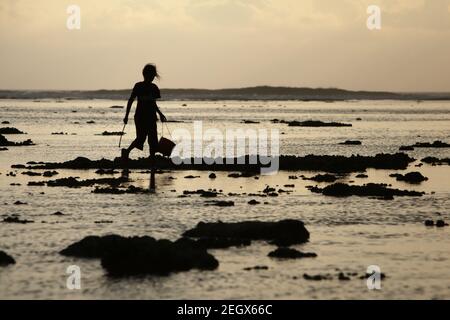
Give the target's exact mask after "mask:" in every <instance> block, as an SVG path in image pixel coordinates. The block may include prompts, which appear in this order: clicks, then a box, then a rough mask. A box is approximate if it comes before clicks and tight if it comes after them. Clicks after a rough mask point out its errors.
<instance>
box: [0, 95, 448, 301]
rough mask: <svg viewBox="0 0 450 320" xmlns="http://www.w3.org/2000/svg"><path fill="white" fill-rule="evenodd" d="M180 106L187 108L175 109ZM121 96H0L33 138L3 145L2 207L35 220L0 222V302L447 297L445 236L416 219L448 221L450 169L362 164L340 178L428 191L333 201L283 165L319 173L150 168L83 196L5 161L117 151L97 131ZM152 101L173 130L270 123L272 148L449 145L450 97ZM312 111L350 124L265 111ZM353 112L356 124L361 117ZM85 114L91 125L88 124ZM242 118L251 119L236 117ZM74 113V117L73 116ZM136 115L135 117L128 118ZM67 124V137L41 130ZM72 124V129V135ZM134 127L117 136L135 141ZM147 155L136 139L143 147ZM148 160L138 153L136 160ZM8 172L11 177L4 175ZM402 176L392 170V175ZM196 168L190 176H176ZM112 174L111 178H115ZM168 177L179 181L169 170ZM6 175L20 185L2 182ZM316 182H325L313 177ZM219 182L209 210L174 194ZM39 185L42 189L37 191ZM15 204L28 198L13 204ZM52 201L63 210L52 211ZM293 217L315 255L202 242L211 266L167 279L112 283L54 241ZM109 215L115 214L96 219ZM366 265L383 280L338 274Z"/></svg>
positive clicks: (108, 125)
mask: <svg viewBox="0 0 450 320" xmlns="http://www.w3.org/2000/svg"><path fill="white" fill-rule="evenodd" d="M184 103H186V104H187V106H182V105H183V104H184ZM117 104H120V103H118V102H117V101H107V100H85V101H75V100H70V101H53V100H42V101H38V102H36V101H31V100H28V101H26V100H1V101H0V114H1V119H0V120H1V121H4V120H7V121H10V122H11V124H10V125H3V126H12V127H16V128H18V129H20V130H22V131H25V132H27V133H28V135H8V136H7V138H8V139H9V140H13V141H19V140H25V139H28V138H31V139H32V140H33V141H34V142H35V143H36V144H37V145H36V146H30V147H10V148H9V150H8V151H0V159H1V162H0V173H1V174H0V215H1V216H2V217H1V218H3V216H7V215H10V214H19V215H20V217H21V218H25V219H29V220H34V221H35V222H34V223H30V224H26V225H19V224H6V223H0V232H1V233H0V234H1V237H0V250H4V251H6V252H8V253H9V254H10V255H12V256H13V257H14V258H15V259H16V261H17V264H16V265H14V266H10V267H6V268H0V298H7V299H10V298H26V299H28V298H38V299H44V298H50V299H54V298H63V299H75V298H76V299H78V298H81V299H90V298H96V299H110V298H116V299H129V298H138V299H139V298H154V299H156V298H214V299H216V298H217V299H222V298H232V299H239V298H255V299H272V298H273V299H282V298H286V299H330V298H331V299H383V298H387V299H413V298H425V299H432V298H437V299H442V298H446V299H448V298H450V272H449V266H450V250H449V249H450V237H449V230H450V227H447V228H441V229H437V228H426V227H425V226H424V225H423V221H424V220H425V219H434V220H437V219H444V220H450V214H449V211H448V208H449V207H450V196H449V195H450V184H449V183H448V181H449V180H450V170H449V167H448V166H430V165H424V166H422V167H420V168H419V167H415V165H416V164H418V163H420V161H417V162H415V163H413V164H411V165H410V167H409V168H408V170H407V171H405V172H409V171H420V172H422V173H423V174H424V175H425V176H427V177H428V178H429V180H428V181H425V182H423V183H422V184H420V185H410V184H407V183H401V182H397V181H396V180H395V179H394V178H391V177H389V174H390V173H393V172H397V171H394V170H372V169H370V170H367V174H368V175H369V178H368V179H358V178H355V175H356V174H351V175H349V176H347V177H344V178H343V179H342V181H344V182H350V181H354V182H353V183H354V184H363V183H367V182H383V183H390V184H392V185H393V187H396V188H401V189H411V190H419V191H424V192H426V195H425V196H423V197H420V198H410V197H396V198H395V199H394V200H392V201H382V200H375V199H368V198H359V197H350V198H345V199H337V198H332V197H325V196H322V195H320V194H313V193H311V192H310V191H308V190H307V189H306V188H305V187H306V186H308V185H316V183H315V182H312V181H304V180H302V179H297V180H290V179H289V176H290V175H297V176H299V175H301V174H304V175H305V176H312V175H314V174H316V172H279V173H278V174H277V175H274V176H261V177H260V179H259V180H256V179H254V178H238V179H233V178H229V177H227V173H217V176H218V177H217V179H215V180H214V181H212V180H210V179H208V174H209V172H192V171H184V172H181V171H179V172H178V171H177V172H168V173H163V174H158V175H157V177H156V184H157V192H156V194H147V195H135V194H129V195H104V194H101V195H99V194H93V193H91V190H92V188H89V187H88V188H80V189H70V188H49V187H28V186H27V182H28V181H41V180H45V179H46V178H43V177H29V176H25V175H22V174H20V173H21V172H22V171H23V170H13V169H11V168H10V166H11V165H12V164H18V163H22V164H24V163H26V162H28V161H49V162H50V161H51V162H54V161H65V160H70V159H73V158H75V157H77V156H80V155H82V156H86V157H88V158H90V159H99V158H102V157H104V158H109V159H112V158H113V157H115V156H117V155H118V151H119V149H118V147H117V144H118V140H119V137H116V136H112V137H104V136H100V135H97V134H99V133H101V132H103V131H105V130H107V131H120V130H121V129H122V124H121V120H122V118H123V114H124V110H121V109H111V108H110V106H112V105H117ZM160 106H161V109H162V110H163V111H164V112H165V113H166V114H167V116H168V118H169V119H175V120H179V121H184V123H170V124H169V127H170V129H171V130H174V129H176V128H187V129H189V130H191V131H192V121H194V120H202V121H203V127H204V128H205V129H207V128H218V129H221V130H225V129H227V128H234V129H237V128H243V129H248V128H254V129H259V128H266V129H271V128H276V129H279V130H280V133H284V134H281V135H280V138H281V145H280V153H281V154H295V155H306V154H317V155H323V154H341V155H351V154H364V155H375V154H376V153H380V152H386V153H394V152H397V151H398V148H399V146H401V145H410V144H414V143H415V142H432V141H434V140H442V141H445V142H450V102H441V101H434V102H421V103H418V102H411V101H350V102H335V103H324V102H286V101H269V102H261V101H247V102H241V101H233V102H230V101H214V102H181V101H165V102H164V101H163V102H161V103H160ZM275 118H276V119H280V120H308V119H314V120H322V121H338V122H347V123H352V124H353V127H351V128H299V127H288V126H287V125H286V124H273V123H271V122H270V120H271V119H275ZM357 118H360V119H361V120H357ZM89 120H94V121H95V123H94V124H87V123H86V122H87V121H89ZM241 120H253V121H259V122H260V123H259V124H241V123H240V122H241ZM76 122H77V123H76ZM130 122H131V123H132V121H130ZM52 132H67V133H68V134H67V135H51V133H52ZM72 133H75V134H76V135H72ZM133 134H134V133H133V128H132V124H131V125H129V126H128V128H127V135H125V136H124V138H123V144H124V145H126V144H128V143H129V142H130V141H131V140H132V139H133ZM345 140H361V141H362V142H363V145H362V146H342V145H338V143H339V142H343V141H345ZM145 152H147V151H146V149H145ZM408 154H410V155H411V156H412V157H414V158H416V159H419V160H420V159H421V158H423V157H425V156H429V155H432V156H436V157H439V158H443V157H449V156H450V149H416V150H415V151H410V152H408ZM137 156H145V153H142V152H138V151H135V152H134V153H133V154H132V157H137ZM10 171H13V172H16V173H17V175H16V176H15V177H11V176H7V173H8V172H10ZM57 171H58V172H59V175H58V176H56V177H54V178H61V177H65V176H78V177H80V178H88V177H90V178H94V177H97V178H98V177H99V176H98V175H97V174H95V173H94V171H95V170H81V171H75V170H57ZM399 172H401V171H399ZM189 174H192V175H198V176H200V178H198V179H185V178H184V177H185V176H187V175H189ZM116 176H117V177H118V176H120V174H118V175H116ZM169 177H172V178H176V179H170V178H169ZM130 178H131V180H132V182H131V183H132V184H133V185H136V186H141V187H148V184H149V175H148V174H143V173H140V170H132V172H131V174H130ZM11 183H20V184H21V185H19V186H12V185H10V184H11ZM285 184H295V188H294V190H293V192H292V193H289V194H285V193H283V194H280V196H279V197H276V198H267V199H265V198H262V199H263V200H261V199H257V200H259V201H261V202H263V201H267V202H268V204H260V205H257V206H250V205H248V204H247V202H248V201H249V200H251V199H252V197H249V196H247V195H246V194H244V193H252V192H258V191H261V190H263V189H264V187H265V186H266V185H270V186H278V187H279V188H283V189H288V188H285V187H283V185H285ZM319 185H326V184H319ZM199 188H204V189H207V188H216V189H222V190H223V191H224V193H225V194H226V193H228V192H233V193H239V194H240V195H236V196H223V197H222V198H224V199H226V200H233V201H234V202H235V206H234V207H227V208H219V207H213V206H205V201H207V200H208V199H204V198H200V197H198V196H196V195H193V196H191V197H187V198H180V197H178V196H179V195H181V194H182V193H183V191H184V190H196V189H199ZM41 192H44V194H41ZM17 200H20V201H22V202H26V203H27V204H25V205H14V204H13V203H14V202H15V201H17ZM56 211H62V212H63V213H65V214H67V215H66V216H54V215H52V213H54V212H56ZM285 218H295V219H301V220H302V221H304V222H305V224H306V227H307V228H308V230H309V231H310V232H311V239H310V242H309V243H307V244H305V245H300V246H295V247H296V248H298V249H300V250H302V251H308V252H310V251H312V252H316V253H317V254H318V257H317V258H313V259H301V260H296V261H278V260H273V259H270V258H269V257H267V254H268V252H269V251H271V250H273V249H274V247H273V246H270V245H268V244H265V243H262V242H255V243H254V244H253V245H252V246H250V247H245V248H231V249H226V250H211V253H213V254H214V255H215V256H216V258H217V259H218V260H219V262H220V267H219V269H218V270H216V271H209V272H202V271H190V272H183V273H177V274H172V275H170V276H169V277H162V278H161V277H145V278H139V279H121V280H117V279H114V280H113V279H110V278H108V277H107V276H106V275H105V272H104V270H103V269H102V267H101V266H100V262H99V261H98V260H85V259H73V258H67V257H63V256H61V255H59V254H58V251H59V250H61V249H63V248H65V247H66V246H67V245H69V244H70V243H72V242H74V241H77V240H80V239H81V238H82V237H84V236H86V235H94V234H95V235H103V234H108V233H117V234H121V235H151V236H153V237H156V238H169V239H177V238H179V237H180V235H181V233H182V232H183V231H185V230H187V229H189V228H192V227H193V226H194V225H195V224H196V223H197V222H199V221H217V220H222V221H243V220H256V219H258V220H266V221H273V220H280V219H285ZM100 220H111V221H112V223H95V222H96V221H100ZM72 264H76V265H78V266H80V267H81V271H82V289H81V290H79V291H77V290H75V291H72V290H68V289H67V288H66V277H67V275H66V273H65V272H66V268H67V267H68V266H69V265H72ZM255 265H266V266H268V267H269V269H268V270H260V271H255V270H253V271H244V270H243V269H244V268H245V267H251V266H255ZM369 265H378V266H380V268H381V271H382V272H383V273H385V274H386V276H387V277H386V279H384V280H383V281H382V289H381V290H378V291H377V290H375V291H371V290H368V289H367V286H366V283H365V280H360V279H359V278H358V277H352V280H350V281H339V280H337V274H338V273H339V271H338V270H341V271H344V272H356V273H358V275H361V274H364V273H365V271H366V268H367V267H368V266H369ZM304 273H308V274H332V275H333V278H334V279H333V280H324V281H318V282H316V281H307V280H304V279H303V278H302V275H303V274H304Z"/></svg>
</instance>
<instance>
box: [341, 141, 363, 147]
mask: <svg viewBox="0 0 450 320" xmlns="http://www.w3.org/2000/svg"><path fill="white" fill-rule="evenodd" d="M339 144H340V145H345V146H360V145H362V142H361V141H359V140H346V141H345V142H341V143H339Z"/></svg>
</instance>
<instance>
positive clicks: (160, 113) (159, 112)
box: [155, 103, 167, 122]
mask: <svg viewBox="0 0 450 320" xmlns="http://www.w3.org/2000/svg"><path fill="white" fill-rule="evenodd" d="M155 106H156V112H158V114H159V119H160V120H161V122H166V121H167V118H166V116H165V115H164V114H163V113H162V112H161V110H160V109H159V107H158V105H157V104H156V103H155Z"/></svg>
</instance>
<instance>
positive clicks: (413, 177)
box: [389, 171, 428, 184]
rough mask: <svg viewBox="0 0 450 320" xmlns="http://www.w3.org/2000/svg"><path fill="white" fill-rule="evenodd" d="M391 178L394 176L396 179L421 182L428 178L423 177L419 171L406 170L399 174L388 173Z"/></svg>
mask: <svg viewBox="0 0 450 320" xmlns="http://www.w3.org/2000/svg"><path fill="white" fill-rule="evenodd" d="M389 176H390V177H392V178H396V179H397V181H404V182H408V183H416V184H417V183H421V182H423V181H427V180H428V178H427V177H424V176H423V175H422V174H421V173H420V172H417V171H415V172H408V173H407V174H405V175H403V174H399V173H393V174H390V175H389Z"/></svg>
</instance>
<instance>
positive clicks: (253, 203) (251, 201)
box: [248, 199, 261, 206]
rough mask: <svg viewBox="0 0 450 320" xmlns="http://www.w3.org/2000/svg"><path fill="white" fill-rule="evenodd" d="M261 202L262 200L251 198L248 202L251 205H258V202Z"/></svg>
mask: <svg viewBox="0 0 450 320" xmlns="http://www.w3.org/2000/svg"><path fill="white" fill-rule="evenodd" d="M260 203H261V202H259V201H256V200H255V199H252V200H250V201H249V202H248V204H249V205H252V206H254V205H257V204H260Z"/></svg>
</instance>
